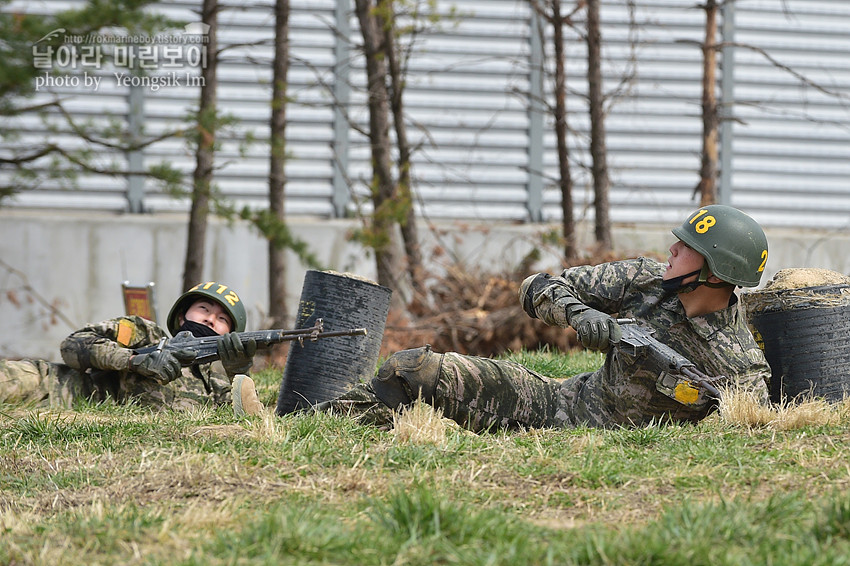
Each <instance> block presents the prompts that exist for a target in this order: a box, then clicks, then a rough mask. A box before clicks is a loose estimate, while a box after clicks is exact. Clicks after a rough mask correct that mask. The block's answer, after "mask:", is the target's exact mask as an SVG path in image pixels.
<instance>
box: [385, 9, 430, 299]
mask: <svg viewBox="0 0 850 566" xmlns="http://www.w3.org/2000/svg"><path fill="white" fill-rule="evenodd" d="M385 4H386V11H385V12H382V13H383V14H384V16H383V19H384V20H385V21H381V18H379V19H378V22H379V23H380V24H382V25H383V29H384V47H385V49H386V54H387V64H388V66H389V73H390V92H389V99H390V108H391V109H392V114H393V125H394V126H395V135H396V145H397V146H398V199H399V203H400V205H401V206H403V207H404V210H402V211H401V212H402V213H403V215H404V218H402V219H401V222H400V223H401V237H402V239H403V241H404V251H405V255H406V256H407V274H408V277H409V278H410V285H411V287H412V289H413V291H414V293H416V294H417V295H420V296H422V295H423V294H424V292H425V290H424V286H423V284H422V283H423V281H424V276H423V274H422V252H421V249H420V247H419V234H418V232H417V230H416V211H415V210H414V207H413V191H412V189H411V186H410V178H411V174H410V171H411V153H412V152H411V149H410V142H409V141H408V139H407V126H406V125H405V122H404V103H403V99H402V95H403V92H404V86H403V85H404V70H403V69H402V68H401V64H400V63H399V55H400V53H398V48H397V44H396V41H395V32H396V25H395V12H394V9H393V0H385Z"/></svg>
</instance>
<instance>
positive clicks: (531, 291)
mask: <svg viewBox="0 0 850 566" xmlns="http://www.w3.org/2000/svg"><path fill="white" fill-rule="evenodd" d="M549 279H551V276H550V275H549V274H548V273H538V274H536V275H530V276H528V277H526V278H525V281H523V282H522V285H520V286H519V304H521V305H522V310H524V311H525V314H527V315H528V316H530V317H531V318H537V312H536V310H535V305H534V296H535V295H536V294H537V293H538V292H539V291H540V290H541V289H543V288H544V287H545V286H546V285H548V284H549Z"/></svg>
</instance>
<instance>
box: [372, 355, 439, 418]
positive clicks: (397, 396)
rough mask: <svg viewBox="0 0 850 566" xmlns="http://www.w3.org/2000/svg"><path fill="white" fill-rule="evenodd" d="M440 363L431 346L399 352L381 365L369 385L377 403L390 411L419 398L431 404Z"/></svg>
mask: <svg viewBox="0 0 850 566" xmlns="http://www.w3.org/2000/svg"><path fill="white" fill-rule="evenodd" d="M442 363H443V354H437V353H435V352H432V351H431V345H430V344H428V345H426V346H424V347H422V348H414V349H412V350H402V351H400V352H396V353H395V354H393V355H392V356H390V357H389V359H387V361H386V362H384V363H383V364H382V365H381V367H380V368H379V369H378V374H377V375H376V376H375V377H374V378H372V381H371V384H370V385H371V386H372V390H373V391H374V392H375V395H376V396H377V397H378V399H380V400H381V401H383V402H384V403H385V404H386V405H387V406H389V407H391V408H393V409H398V408H399V407H401V406H402V405H409V404H410V403H412V402H413V401H415V400H416V399H417V398H419V397H421V398H422V400H423V401H425V402H426V403H433V401H434V395H435V393H436V390H437V379H438V378H439V377H440V366H441V365H442Z"/></svg>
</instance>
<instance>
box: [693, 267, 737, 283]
mask: <svg viewBox="0 0 850 566" xmlns="http://www.w3.org/2000/svg"><path fill="white" fill-rule="evenodd" d="M710 274H711V271H710V270H709V269H708V262H706V263H704V264H702V269H701V270H700V272H699V281H700V283H702V284H703V285H705V286H706V287H711V288H712V289H724V288H726V287H734V285H733V284H732V283H727V282H726V281H721V282H720V283H710V282H709V281H708V278H709V277H710Z"/></svg>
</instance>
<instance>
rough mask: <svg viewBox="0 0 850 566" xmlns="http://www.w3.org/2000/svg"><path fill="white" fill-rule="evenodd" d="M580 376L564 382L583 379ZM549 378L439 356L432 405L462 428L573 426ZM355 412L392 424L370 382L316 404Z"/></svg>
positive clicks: (499, 363)
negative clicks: (440, 361)
mask: <svg viewBox="0 0 850 566" xmlns="http://www.w3.org/2000/svg"><path fill="white" fill-rule="evenodd" d="M587 375H591V374H581V375H578V376H574V377H572V378H570V379H568V380H566V382H572V381H573V380H582V379H583V378H584V376H587ZM564 383H565V380H560V379H552V378H549V377H546V376H543V375H540V374H539V373H537V372H534V371H532V370H530V369H528V368H526V367H525V366H522V365H520V364H518V363H515V362H511V361H507V360H493V359H490V358H482V357H477V356H464V355H461V354H456V353H453V352H449V353H446V354H444V355H443V360H442V364H441V367H440V371H439V376H438V378H437V387H436V392H435V395H434V401H433V403H432V404H433V406H434V408H436V409H440V410H441V411H442V413H443V416H445V417H447V418H449V419H452V420H453V421H455V422H457V423H458V424H459V425H461V426H462V427H464V428H467V429H469V430H473V431H476V432H478V431H483V430H488V429H493V428H506V429H517V428H556V427H569V426H574V425H575V424H576V423H574V422H572V421H571V419H570V414H569V412H568V411H566V410H565V406H564V401H565V399H564V395H563V393H562V391H561V390H562V386H563V384H564ZM317 409H318V410H329V409H330V410H334V411H335V412H340V413H343V414H348V415H351V416H355V417H356V418H358V419H359V420H361V421H362V422H364V423H370V424H375V425H379V426H385V425H392V423H393V411H392V409H390V408H389V407H387V406H386V405H385V404H383V403H382V402H381V400H380V399H378V397H377V396H376V395H375V393H374V391H373V390H372V387H371V386H370V385H369V384H368V383H364V384H360V385H358V386H356V387H355V388H354V389H352V390H351V391H349V392H347V393H345V394H343V395H342V396H340V397H337V398H336V399H334V400H332V401H329V402H326V403H322V404H320V405H318V406H317Z"/></svg>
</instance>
